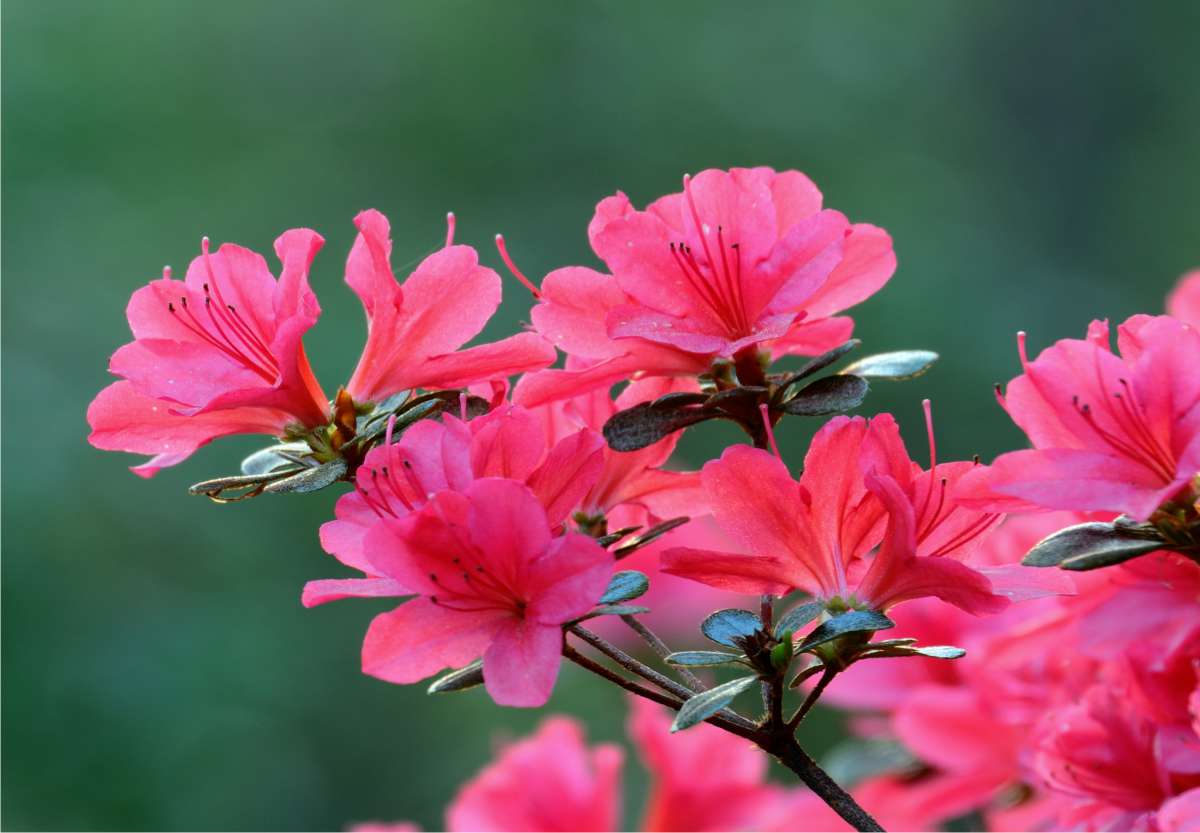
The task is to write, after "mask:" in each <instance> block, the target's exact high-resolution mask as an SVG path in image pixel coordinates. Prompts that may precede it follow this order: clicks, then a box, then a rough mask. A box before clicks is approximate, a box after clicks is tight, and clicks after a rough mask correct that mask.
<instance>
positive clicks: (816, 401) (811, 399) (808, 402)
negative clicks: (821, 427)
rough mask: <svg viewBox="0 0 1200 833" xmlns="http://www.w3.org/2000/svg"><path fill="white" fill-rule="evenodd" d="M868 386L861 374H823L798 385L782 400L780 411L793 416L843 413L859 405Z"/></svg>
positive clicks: (864, 396) (865, 395)
mask: <svg viewBox="0 0 1200 833" xmlns="http://www.w3.org/2000/svg"><path fill="white" fill-rule="evenodd" d="M869 387H870V386H869V385H868V384H867V380H866V379H864V378H862V377H861V376H847V375H842V376H826V377H825V378H823V379H818V380H817V381H815V382H813V383H812V384H810V385H806V386H805V387H803V388H801V389H800V391H799V392H797V393H796V394H795V395H794V396H793V397H792V398H791V399H788V400H787V401H786V402H784V403H783V410H785V411H786V412H788V413H789V414H793V415H795V416H825V415H827V414H840V413H844V412H846V411H849V410H851V409H852V408H857V407H858V406H859V405H861V404H862V401H863V400H864V399H865V398H866V397H867V390H868V388H869Z"/></svg>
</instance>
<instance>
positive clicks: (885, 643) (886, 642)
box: [863, 637, 917, 651]
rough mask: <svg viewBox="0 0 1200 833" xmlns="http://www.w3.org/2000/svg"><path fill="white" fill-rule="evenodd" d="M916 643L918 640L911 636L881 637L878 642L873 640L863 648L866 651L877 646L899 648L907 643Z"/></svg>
mask: <svg viewBox="0 0 1200 833" xmlns="http://www.w3.org/2000/svg"><path fill="white" fill-rule="evenodd" d="M916 643H917V640H915V639H912V638H911V637H910V638H908V639H881V640H879V641H878V642H872V643H871V644H869V645H867V646H865V647H864V648H863V650H864V651H865V650H869V649H875V648H899V647H903V646H905V645H915V644H916Z"/></svg>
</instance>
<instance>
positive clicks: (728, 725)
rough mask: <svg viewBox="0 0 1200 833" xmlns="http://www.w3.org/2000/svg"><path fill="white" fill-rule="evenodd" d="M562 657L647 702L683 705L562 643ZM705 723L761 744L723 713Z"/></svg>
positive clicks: (754, 734)
mask: <svg viewBox="0 0 1200 833" xmlns="http://www.w3.org/2000/svg"><path fill="white" fill-rule="evenodd" d="M563 656H564V657H566V658H567V659H569V660H570V661H571V662H573V663H575V664H576V665H578V666H579V667H580V668H584V669H586V670H588V671H591V672H592V673H593V674H595V675H597V676H598V677H603V678H604V679H606V680H608V681H609V682H610V683H614V684H615V685H618V686H620V687H621V688H623V689H625V690H626V691H628V692H630V693H632V694H636V695H637V696H639V697H645V698H646V699H647V700H651V701H653V702H655V703H658V704H660V705H663V706H666V707H667V708H669V709H674V710H675V711H679V709H680V708H681V707H682V706H683V703H681V702H679V701H678V700H676V699H675V698H673V697H669V696H667V695H666V694H662V693H660V692H657V691H655V690H654V689H652V688H647V687H646V686H644V685H641V684H640V683H635V682H634V681H633V680H627V679H625V678H624V677H622V676H621V675H620V674H618V673H616V672H615V671H611V670H609V669H608V668H605V667H604V666H603V665H601V664H600V663H598V662H596V661H595V660H592V659H589V658H588V657H586V656H584V655H583V654H581V653H579V652H578V651H576V650H575V649H574V648H573V647H572V646H570V645H568V644H567V643H565V642H564V643H563ZM705 722H707V723H711V724H713V725H714V726H717V727H718V728H721V729H724V730H725V731H726V732H729V733H730V734H734V735H737V736H738V737H740V738H745V739H746V740H749V741H753V742H754V743H756V744H759V745H761V744H762V741H763V739H762V738H761V737H760V736H759V735H758V733H757V732H756V731H755V728H754V725H753V724H750V723H748V722H746V725H743V724H742V723H738V722H734V721H733V720H731V719H730V718H729V717H727V716H725V714H724V713H723V712H718V713H717V714H714V715H712V716H710V717H707V718H705Z"/></svg>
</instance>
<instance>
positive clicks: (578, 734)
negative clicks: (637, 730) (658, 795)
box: [446, 716, 625, 833]
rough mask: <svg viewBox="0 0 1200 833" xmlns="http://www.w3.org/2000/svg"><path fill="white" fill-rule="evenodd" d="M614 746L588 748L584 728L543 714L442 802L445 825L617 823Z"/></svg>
mask: <svg viewBox="0 0 1200 833" xmlns="http://www.w3.org/2000/svg"><path fill="white" fill-rule="evenodd" d="M624 758H625V754H624V752H623V751H622V749H621V747H619V746H617V745H616V744H611V743H601V744H597V745H595V746H592V747H589V746H588V745H587V742H586V739H585V738H584V734H583V727H581V726H580V725H579V724H578V723H577V722H576V721H574V720H572V719H571V718H569V717H560V716H554V717H548V718H546V719H545V720H543V721H542V723H541V725H540V726H539V727H538V729H537V731H536V732H534V734H532V735H531V736H529V737H527V738H522V739H520V740H517V741H514V742H513V743H510V744H508V745H507V746H505V747H504V748H503V749H501V750H500V752H499V754H498V755H497V756H496V760H495V761H493V762H492V763H490V764H488V765H487V766H486V767H485V768H484V769H483V770H482V771H481V772H480V773H479V774H478V775H476V776H475V777H474V778H472V779H471V780H470V781H468V782H467V783H465V784H463V786H462V787H461V788H460V789H459V791H458V794H457V795H456V796H455V797H454V800H453V801H452V802H451V803H450V806H449V807H448V808H446V829H447V830H449V831H461V832H462V833H466V832H467V831H486V830H495V831H506V830H530V831H533V830H545V831H572V830H578V831H592V830H598V831H612V830H620V829H621V818H620V812H621V782H620V779H621V768H622V765H623V764H624Z"/></svg>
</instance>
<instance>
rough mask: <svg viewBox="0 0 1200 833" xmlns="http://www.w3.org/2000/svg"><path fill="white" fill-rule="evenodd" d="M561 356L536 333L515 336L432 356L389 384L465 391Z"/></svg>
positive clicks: (539, 366) (545, 364) (531, 369)
mask: <svg viewBox="0 0 1200 833" xmlns="http://www.w3.org/2000/svg"><path fill="white" fill-rule="evenodd" d="M557 356H558V354H557V353H555V352H554V348H553V347H552V346H551V345H550V343H549V342H547V341H546V340H545V339H544V338H542V337H541V336H540V335H537V334H536V333H518V334H517V335H515V336H509V337H508V338H504V339H501V340H500V341H493V342H490V343H488V344H480V345H477V346H475V347H468V348H467V349H465V350H459V351H458V352H456V353H446V354H443V355H440V356H429V357H428V358H426V359H425V361H423V362H422V363H421V364H420V365H419V366H416V365H411V366H406V367H404V368H403V373H397V374H396V375H395V378H394V379H392V380H390V381H389V382H388V384H387V386H388V387H391V386H393V385H396V384H400V381H401V380H403V384H402V385H401V386H400V387H397V388H395V390H404V389H405V388H406V387H411V388H428V389H431V390H438V389H446V388H461V387H466V386H467V385H471V384H475V383H476V382H484V381H491V380H496V379H507V378H508V377H509V376H515V375H517V374H518V373H530V372H532V371H535V370H541V369H542V368H543V367H546V366H547V365H549V364H552V363H553V362H554V360H555V358H557Z"/></svg>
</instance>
